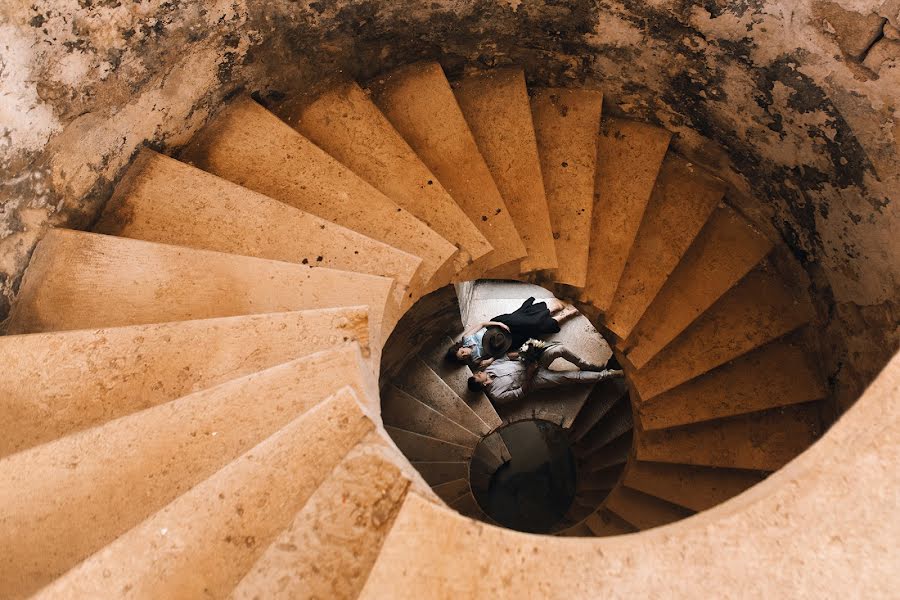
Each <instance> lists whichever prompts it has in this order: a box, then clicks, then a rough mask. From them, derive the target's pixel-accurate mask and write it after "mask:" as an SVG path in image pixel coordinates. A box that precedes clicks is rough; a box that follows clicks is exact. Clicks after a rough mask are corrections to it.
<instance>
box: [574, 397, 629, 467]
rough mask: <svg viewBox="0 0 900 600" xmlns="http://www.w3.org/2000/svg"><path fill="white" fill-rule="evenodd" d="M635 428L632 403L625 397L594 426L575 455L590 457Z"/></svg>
mask: <svg viewBox="0 0 900 600" xmlns="http://www.w3.org/2000/svg"><path fill="white" fill-rule="evenodd" d="M633 426H634V424H633V421H632V415H631V403H630V402H629V401H628V396H624V397H622V398H621V399H620V400H619V402H617V403H616V405H615V406H613V407H612V409H611V410H610V411H609V413H607V414H606V416H605V417H604V418H603V419H602V420H601V421H600V422H599V423H597V425H595V426H594V429H593V430H592V431H590V432H589V433H588V434H587V435H585V436H584V437H583V438H582V439H581V440H580V441H579V442H578V443H577V444H576V445H575V447H574V450H575V453H576V454H577V455H578V456H588V455H589V454H593V453H595V452H598V451H599V450H601V449H602V448H603V447H604V446H606V445H607V444H609V443H610V442H612V441H613V440H615V439H616V438H617V437H619V436H620V435H622V434H624V433H625V432H626V431H628V430H629V429H631V428H632V427H633Z"/></svg>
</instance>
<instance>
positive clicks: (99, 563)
mask: <svg viewBox="0 0 900 600" xmlns="http://www.w3.org/2000/svg"><path fill="white" fill-rule="evenodd" d="M296 389H302V388H299V387H298V388H296ZM373 429H374V424H373V423H372V421H371V420H369V419H368V418H367V417H366V416H365V415H364V414H363V411H362V408H361V407H360V405H359V404H358V403H357V402H356V398H355V395H354V394H353V392H352V391H350V390H349V389H345V390H342V391H341V392H339V393H338V394H336V395H334V396H333V397H332V398H330V399H329V400H326V401H325V402H323V403H321V404H320V405H319V406H317V407H316V408H314V409H313V410H310V411H309V412H307V413H306V414H304V415H302V416H300V417H298V418H296V419H294V420H293V421H292V422H290V423H289V424H288V425H286V426H285V427H284V428H283V429H281V430H280V431H279V432H278V433H276V434H274V435H272V436H271V437H270V438H268V439H267V440H265V441H263V442H262V443H260V444H259V445H258V446H256V447H255V448H252V449H251V450H250V451H249V452H247V453H245V454H243V455H242V456H240V457H239V458H237V459H236V460H234V462H232V463H230V464H228V465H227V466H225V467H224V468H223V469H222V470H220V471H219V472H217V473H215V474H214V475H213V476H212V477H210V478H209V479H207V480H206V481H203V482H202V483H200V484H199V485H197V486H196V487H193V488H192V489H190V490H189V491H188V492H186V493H185V494H184V495H182V496H180V497H178V498H177V499H176V500H175V501H173V502H172V503H171V504H169V505H168V506H166V507H165V508H163V509H162V510H160V511H159V512H157V513H156V514H154V515H152V516H151V517H149V518H148V519H147V520H145V521H144V522H143V523H141V524H139V525H137V526H136V527H134V528H133V529H131V530H130V531H128V532H127V533H125V534H124V535H122V536H121V537H119V538H118V539H116V540H115V541H114V542H112V543H111V544H109V545H108V546H107V547H105V548H104V549H102V550H101V551H100V552H98V553H97V554H94V555H93V556H91V557H90V558H89V559H88V560H86V561H85V562H83V563H81V564H80V565H78V566H77V567H75V568H74V569H72V570H71V571H69V572H68V573H67V574H66V575H65V576H63V577H62V578H60V579H58V580H57V581H55V582H54V583H53V584H52V585H50V586H49V587H47V588H45V589H44V590H42V592H41V593H40V594H38V596H37V597H38V598H53V597H61V596H68V597H102V596H104V595H107V594H108V593H109V590H112V589H114V590H122V589H125V588H126V587H127V589H128V591H129V593H130V594H133V595H135V596H141V597H157V598H164V597H199V596H206V595H208V596H214V597H224V596H226V595H227V594H228V593H229V592H231V590H232V589H233V588H234V587H235V585H237V583H238V582H239V581H240V580H241V578H243V577H244V575H245V574H246V573H247V571H249V569H250V568H251V567H252V566H253V564H254V562H256V560H257V559H258V558H259V557H260V556H261V555H262V553H263V552H264V551H265V549H266V548H267V547H268V545H269V544H270V543H271V542H272V541H274V540H275V539H276V537H277V536H278V535H279V533H281V532H282V531H283V530H284V529H285V528H286V527H288V526H289V525H290V523H291V520H292V518H293V517H294V515H296V513H297V512H298V511H299V510H300V509H301V508H302V507H303V506H304V504H305V503H306V501H307V500H308V499H309V497H310V496H311V495H312V494H313V493H314V492H315V490H316V489H317V488H318V487H319V485H320V484H321V482H322V481H323V480H325V479H326V478H327V477H328V475H329V474H330V473H331V471H332V469H333V468H334V466H335V465H336V464H337V463H339V462H340V461H341V459H342V458H343V457H344V456H345V455H346V454H347V452H348V451H349V450H350V449H351V448H352V447H353V446H354V445H355V444H356V443H357V442H358V441H359V440H360V439H362V438H363V437H364V436H365V435H366V434H367V433H369V432H371V431H373ZM285 473H291V474H292V476H290V477H285Z"/></svg>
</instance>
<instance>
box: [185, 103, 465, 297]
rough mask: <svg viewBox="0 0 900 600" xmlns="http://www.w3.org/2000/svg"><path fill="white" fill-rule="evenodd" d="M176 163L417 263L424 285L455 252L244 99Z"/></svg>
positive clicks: (432, 233)
mask: <svg viewBox="0 0 900 600" xmlns="http://www.w3.org/2000/svg"><path fill="white" fill-rule="evenodd" d="M180 158H181V159H182V160H184V161H186V162H189V163H191V164H194V165H196V166H198V167H200V168H201V169H203V170H204V171H208V172H210V173H213V174H214V175H218V176H219V177H223V178H225V179H227V180H229V181H233V182H234V183H237V184H239V185H242V186H244V187H247V188H250V189H251V190H255V191H257V192H259V193H261V194H265V195H266V196H269V197H270V198H274V199H275V200H279V201H281V202H284V203H285V204H289V205H290V206H293V207H295V208H299V209H301V210H305V211H308V212H310V213H312V214H314V215H317V216H319V217H321V218H323V219H327V220H328V221H332V222H334V223H337V224H339V225H343V226H344V227H347V228H348V229H352V230H354V231H358V232H359V233H362V234H364V235H367V236H369V237H371V238H374V239H376V240H379V241H382V242H384V243H386V244H388V245H390V246H394V247H395V248H400V249H401V250H404V251H406V252H408V253H410V254H412V255H414V256H418V257H419V258H421V259H422V268H421V272H420V275H421V282H422V284H423V285H424V284H427V283H428V282H429V281H430V280H431V278H432V277H434V275H435V274H436V273H437V272H438V271H440V270H441V269H442V268H443V267H444V264H445V263H446V262H447V261H448V260H450V259H451V258H452V257H453V256H454V255H455V254H456V252H457V249H456V247H455V246H454V245H453V244H451V243H450V242H448V241H447V240H445V239H444V238H442V237H441V236H440V235H438V234H437V233H436V232H435V231H433V230H431V229H429V228H428V226H427V225H425V224H424V223H422V222H421V221H419V220H418V219H416V218H415V217H414V216H412V215H411V214H410V213H408V212H407V211H405V210H404V209H402V208H400V207H399V206H397V204H396V203H394V202H393V201H392V200H390V199H389V198H388V197H387V196H385V195H384V194H382V193H381V192H379V191H378V190H376V189H375V188H373V187H372V186H371V185H369V184H368V183H366V182H365V181H363V180H362V179H360V178H359V177H358V176H357V175H356V174H354V173H353V172H352V171H351V170H350V169H348V168H347V167H345V166H344V165H342V164H340V163H339V162H338V161H337V160H335V159H334V158H332V157H331V156H329V155H328V154H327V153H326V152H325V151H324V150H322V149H321V148H319V147H317V146H316V145H315V144H313V143H312V142H310V141H309V140H307V139H306V138H304V137H303V136H302V135H300V134H299V133H297V132H296V131H294V130H293V129H291V127H290V126H289V125H288V124H287V123H284V122H283V121H281V120H280V119H279V118H278V117H276V116H275V115H273V114H272V113H270V112H269V111H267V110H266V109H264V108H263V107H262V106H260V105H259V104H257V103H256V102H254V101H252V100H250V99H249V98H244V99H241V100H238V101H236V102H234V103H232V104H231V105H230V106H228V107H227V108H226V109H225V110H224V111H222V113H220V114H219V115H218V116H217V117H216V119H215V120H214V121H213V122H212V123H211V124H210V125H209V126H207V127H206V128H205V129H204V130H203V131H201V132H200V133H199V134H198V135H197V136H195V137H194V139H193V140H191V143H190V144H189V145H188V147H187V148H185V149H184V150H183V151H182V153H181V155H180ZM442 284H443V282H442V283H441V285H442ZM413 288H414V289H415V290H416V291H417V292H418V293H422V292H424V291H425V290H424V289H423V290H419V289H418V288H417V287H416V286H413Z"/></svg>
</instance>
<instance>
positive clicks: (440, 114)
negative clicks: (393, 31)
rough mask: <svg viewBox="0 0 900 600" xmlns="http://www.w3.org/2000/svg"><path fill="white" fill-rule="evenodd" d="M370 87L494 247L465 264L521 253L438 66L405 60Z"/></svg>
mask: <svg viewBox="0 0 900 600" xmlns="http://www.w3.org/2000/svg"><path fill="white" fill-rule="evenodd" d="M370 88H371V89H372V91H373V99H374V101H375V104H376V105H377V106H378V107H379V108H380V109H381V111H382V112H383V113H384V115H385V116H386V117H387V118H388V120H389V121H390V122H391V124H392V125H393V126H394V127H395V128H396V129H397V131H398V132H399V133H400V135H401V136H403V139H404V140H406V142H407V143H408V144H409V145H410V146H411V147H412V149H413V150H414V151H415V152H416V154H417V155H418V156H419V158H420V159H421V160H422V162H424V163H425V165H426V166H427V167H428V168H429V169H430V170H431V172H432V173H434V175H435V176H436V177H437V179H438V181H440V182H441V184H442V185H443V186H444V188H445V189H446V190H447V192H449V193H450V195H451V196H452V197H453V199H454V200H455V201H456V203H457V204H458V205H459V206H460V208H462V210H463V212H464V213H465V214H466V215H467V216H468V217H469V219H470V220H471V221H472V222H474V223H475V225H476V226H477V227H478V229H479V231H481V233H482V234H483V235H484V237H485V238H487V240H488V242H490V244H491V246H493V248H494V251H493V252H492V253H491V254H488V255H486V256H485V257H483V258H482V259H480V260H478V261H476V262H475V264H474V265H472V267H470V269H480V270H481V271H486V270H489V269H492V268H494V267H497V266H499V265H502V264H505V263H508V262H509V261H511V260H516V259H519V258H523V257H524V256H525V253H526V252H525V246H524V244H522V240H521V238H520V237H519V234H518V232H517V230H516V227H515V224H514V223H513V220H512V215H511V214H510V212H509V210H508V209H507V207H506V203H505V201H504V200H503V197H502V196H501V195H500V192H499V190H498V189H497V186H496V184H495V183H494V179H493V178H492V177H491V173H490V170H489V169H488V166H487V164H486V163H485V162H484V158H483V157H482V156H481V153H480V152H479V150H478V145H477V144H476V142H475V138H473V137H472V132H471V130H470V129H469V126H468V124H467V123H466V120H465V118H464V117H463V114H462V111H461V110H460V108H459V104H458V103H457V102H456V98H455V97H454V96H453V90H452V89H451V87H450V84H449V82H448V81H447V78H446V76H445V75H444V72H443V70H442V69H441V66H440V65H439V64H438V63H436V62H427V63H417V64H413V65H408V66H406V67H404V68H401V69H399V70H398V71H394V72H393V73H389V74H387V75H384V76H383V77H380V78H378V79H376V80H375V81H373V82H371V83H370ZM467 272H468V271H467ZM472 273H474V271H473V272H472ZM470 278H475V277H470Z"/></svg>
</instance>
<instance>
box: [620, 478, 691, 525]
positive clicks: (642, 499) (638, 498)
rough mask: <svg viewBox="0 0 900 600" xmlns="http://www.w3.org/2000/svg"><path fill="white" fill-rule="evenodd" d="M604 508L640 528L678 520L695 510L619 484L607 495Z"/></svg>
mask: <svg viewBox="0 0 900 600" xmlns="http://www.w3.org/2000/svg"><path fill="white" fill-rule="evenodd" d="M604 508H606V510H608V511H610V512H611V513H613V514H615V515H616V516H618V517H619V518H621V519H622V520H624V521H626V522H627V523H629V524H630V525H632V526H634V527H635V528H637V529H639V530H642V531H643V530H645V529H652V528H653V527H659V526H660V525H666V524H667V523H672V522H673V521H678V520H680V519H683V518H685V517H689V516H691V515H692V514H693V511H691V510H689V509H687V508H684V507H682V506H678V505H677V504H672V503H671V502H666V501H665V500H661V499H660V498H657V497H655V496H650V495H648V494H645V493H643V492H638V491H636V490H632V489H629V488H627V487H624V486H619V487H617V488H616V489H615V490H613V492H612V493H611V494H610V495H609V496H608V497H607V499H606V503H605V504H604Z"/></svg>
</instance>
